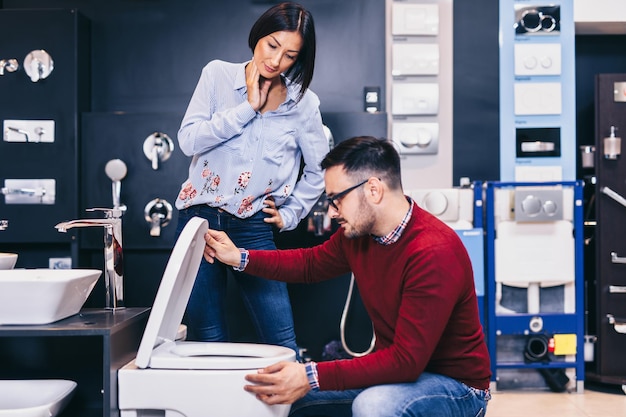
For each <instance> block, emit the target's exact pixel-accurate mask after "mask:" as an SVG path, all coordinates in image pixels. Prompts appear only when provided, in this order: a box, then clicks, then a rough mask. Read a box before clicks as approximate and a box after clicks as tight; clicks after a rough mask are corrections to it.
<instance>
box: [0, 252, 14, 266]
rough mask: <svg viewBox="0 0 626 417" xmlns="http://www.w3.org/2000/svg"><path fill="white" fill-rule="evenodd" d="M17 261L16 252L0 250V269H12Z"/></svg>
mask: <svg viewBox="0 0 626 417" xmlns="http://www.w3.org/2000/svg"><path fill="white" fill-rule="evenodd" d="M16 262H17V253H6V252H0V269H2V270H4V269H13V267H14V266H15V263H16Z"/></svg>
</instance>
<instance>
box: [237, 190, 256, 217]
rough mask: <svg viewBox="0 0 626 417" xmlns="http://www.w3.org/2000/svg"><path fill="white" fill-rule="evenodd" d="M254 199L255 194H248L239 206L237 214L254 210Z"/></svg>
mask: <svg viewBox="0 0 626 417" xmlns="http://www.w3.org/2000/svg"><path fill="white" fill-rule="evenodd" d="M252 200H254V197H253V196H251V195H250V196H248V197H246V198H244V199H243V200H242V201H241V205H240V206H239V210H237V214H239V215H241V214H243V213H246V212H249V211H252Z"/></svg>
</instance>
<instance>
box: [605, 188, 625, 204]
mask: <svg viewBox="0 0 626 417" xmlns="http://www.w3.org/2000/svg"><path fill="white" fill-rule="evenodd" d="M600 191H602V193H603V194H606V195H608V196H609V197H611V198H612V199H613V200H615V201H617V202H618V203H620V204H621V205H622V206H624V207H626V198H624V197H622V196H621V195H620V194H618V193H616V192H615V191H613V190H611V189H610V188H609V187H602V189H601V190H600Z"/></svg>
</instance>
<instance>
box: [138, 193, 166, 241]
mask: <svg viewBox="0 0 626 417" xmlns="http://www.w3.org/2000/svg"><path fill="white" fill-rule="evenodd" d="M144 215H145V218H146V221H147V222H148V223H149V224H150V236H161V227H165V226H167V225H168V224H169V222H170V220H172V205H171V204H170V203H169V202H168V201H167V200H164V199H162V198H155V199H154V200H152V201H150V202H149V203H148V204H146V208H145V209H144Z"/></svg>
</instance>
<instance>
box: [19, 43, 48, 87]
mask: <svg viewBox="0 0 626 417" xmlns="http://www.w3.org/2000/svg"><path fill="white" fill-rule="evenodd" d="M53 69H54V61H53V60H52V57H51V56H50V55H49V54H48V53H47V52H46V51H44V50H43V49H39V50H35V51H31V52H29V54H28V55H26V58H24V71H26V75H28V76H29V77H30V80H31V81H32V82H34V83H36V82H37V81H39V80H43V79H45V78H48V76H49V75H50V73H51V72H52V70H53Z"/></svg>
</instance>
